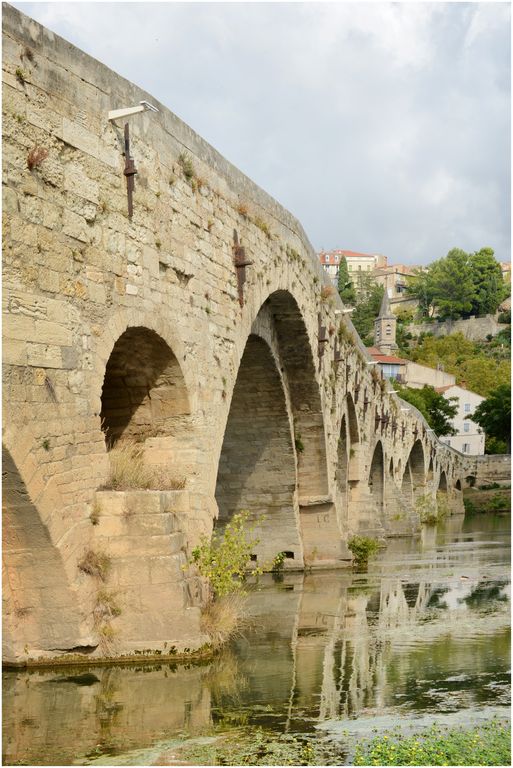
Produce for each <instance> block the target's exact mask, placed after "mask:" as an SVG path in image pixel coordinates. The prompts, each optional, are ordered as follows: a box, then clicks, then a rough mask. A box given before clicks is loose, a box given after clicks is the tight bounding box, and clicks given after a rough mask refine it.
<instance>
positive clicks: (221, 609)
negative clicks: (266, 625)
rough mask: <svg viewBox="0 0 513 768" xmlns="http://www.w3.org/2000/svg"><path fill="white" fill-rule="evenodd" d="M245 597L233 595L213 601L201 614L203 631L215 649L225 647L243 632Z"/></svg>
mask: <svg viewBox="0 0 513 768" xmlns="http://www.w3.org/2000/svg"><path fill="white" fill-rule="evenodd" d="M245 603H246V600H245V598H244V596H243V595H239V594H232V595H226V597H222V598H219V599H218V600H212V601H211V602H210V603H208V604H207V606H206V607H205V608H204V609H203V612H202V614H201V629H202V630H203V632H205V633H206V634H207V635H208V636H209V638H210V643H211V644H212V646H213V647H214V648H216V647H218V646H220V645H223V644H224V643H226V642H227V641H228V640H229V639H230V638H231V637H233V636H234V635H237V634H239V633H240V632H241V629H242V627H243V626H244V624H245V620H244V618H243V617H244V606H245Z"/></svg>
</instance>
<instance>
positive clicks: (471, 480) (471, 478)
mask: <svg viewBox="0 0 513 768" xmlns="http://www.w3.org/2000/svg"><path fill="white" fill-rule="evenodd" d="M476 480H477V477H476V476H475V475H467V477H466V478H465V484H466V486H467V488H473V487H474V486H475V484H476Z"/></svg>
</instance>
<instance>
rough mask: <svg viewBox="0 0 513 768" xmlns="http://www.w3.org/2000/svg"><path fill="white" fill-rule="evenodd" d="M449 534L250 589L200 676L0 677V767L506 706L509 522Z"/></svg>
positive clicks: (482, 520) (429, 533)
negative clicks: (240, 618) (229, 732)
mask: <svg viewBox="0 0 513 768" xmlns="http://www.w3.org/2000/svg"><path fill="white" fill-rule="evenodd" d="M448 525H449V526H451V528H447V527H446V528H440V527H439V528H438V530H436V531H435V529H434V528H431V529H428V528H426V529H425V530H424V532H423V536H422V537H421V539H417V540H404V539H403V540H396V541H391V542H390V545H389V547H388V549H387V551H386V552H384V553H383V554H382V555H381V556H380V557H379V558H378V559H377V560H376V561H374V562H373V563H371V565H370V566H369V570H368V572H367V573H355V574H349V573H345V572H340V571H337V572H332V571H326V572H315V573H313V574H306V575H304V574H300V573H297V574H285V575H284V576H283V579H282V580H281V581H275V580H273V578H272V577H270V576H266V577H264V578H262V579H261V580H260V583H259V585H258V587H257V588H256V590H255V591H254V592H252V593H251V595H250V597H249V599H248V609H249V613H250V618H249V621H248V626H247V628H246V629H245V631H244V633H243V635H242V636H241V637H240V638H238V639H237V641H236V642H235V644H234V646H233V647H232V648H231V649H229V650H227V651H225V652H224V653H223V654H222V655H221V656H220V657H219V658H217V659H216V660H215V661H214V662H211V663H208V664H205V665H203V666H191V667H189V668H187V667H183V666H181V667H178V666H174V665H169V664H162V665H152V666H145V665H142V664H141V665H140V666H139V667H134V666H132V667H125V668H121V667H95V668H92V669H87V670H85V669H83V668H74V669H66V670H65V671H64V670H62V671H57V670H55V669H54V670H52V671H32V672H30V673H27V672H6V673H4V681H3V682H4V707H3V713H4V715H3V717H4V762H11V763H12V762H18V763H25V764H66V763H71V762H73V761H78V762H80V761H81V760H85V759H93V758H94V757H95V756H98V757H99V756H100V755H105V754H117V753H125V752H128V751H130V750H133V749H144V748H148V747H151V746H152V745H154V744H155V743H156V742H164V741H166V740H169V739H171V738H173V737H174V736H176V735H178V734H182V735H185V734H186V735H198V734H203V733H205V732H207V731H208V730H209V729H211V727H212V726H216V725H217V726H223V727H230V726H232V725H248V724H249V725H251V724H253V725H255V726H256V725H259V726H263V727H269V728H272V729H275V730H276V731H278V732H284V731H288V732H291V733H292V732H300V731H310V730H312V728H313V727H314V726H315V725H316V724H319V722H321V721H326V720H329V719H333V718H338V719H340V718H342V719H344V718H355V717H369V716H372V715H378V714H383V713H386V714H390V715H392V716H394V715H396V716H397V717H403V716H405V715H408V714H414V713H426V712H438V713H440V712H454V711H457V710H459V709H467V708H471V709H472V708H478V707H479V708H482V707H484V706H486V705H493V706H496V705H502V704H504V705H507V703H508V692H509V677H508V668H509V631H508V628H509V612H510V602H509V520H507V519H506V518H504V517H502V518H499V517H496V516H489V517H484V516H479V517H476V518H473V519H470V520H467V521H465V523H463V520H462V518H459V519H454V518H453V519H450V520H449V521H448ZM275 578H276V577H275Z"/></svg>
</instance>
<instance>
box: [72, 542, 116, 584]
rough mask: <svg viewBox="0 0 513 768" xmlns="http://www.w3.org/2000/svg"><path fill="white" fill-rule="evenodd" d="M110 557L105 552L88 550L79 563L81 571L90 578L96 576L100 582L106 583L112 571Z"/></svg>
mask: <svg viewBox="0 0 513 768" xmlns="http://www.w3.org/2000/svg"><path fill="white" fill-rule="evenodd" d="M110 566H111V562H110V557H109V556H108V555H106V554H105V553H104V552H95V551H94V550H92V549H88V550H87V552H85V553H84V556H83V558H82V560H81V561H80V562H79V563H78V567H79V569H80V570H81V571H82V572H83V573H87V575H88V576H94V577H95V578H97V579H100V581H106V580H107V577H108V575H109V571H110Z"/></svg>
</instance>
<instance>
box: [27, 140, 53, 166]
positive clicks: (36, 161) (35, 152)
mask: <svg viewBox="0 0 513 768" xmlns="http://www.w3.org/2000/svg"><path fill="white" fill-rule="evenodd" d="M47 157H48V150H47V149H45V147H41V146H39V145H37V146H35V147H33V148H32V149H31V150H30V152H29V153H28V155H27V168H28V169H29V171H32V170H33V169H34V168H37V167H38V166H39V165H41V163H42V162H43V161H44V160H46V158H47Z"/></svg>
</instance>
